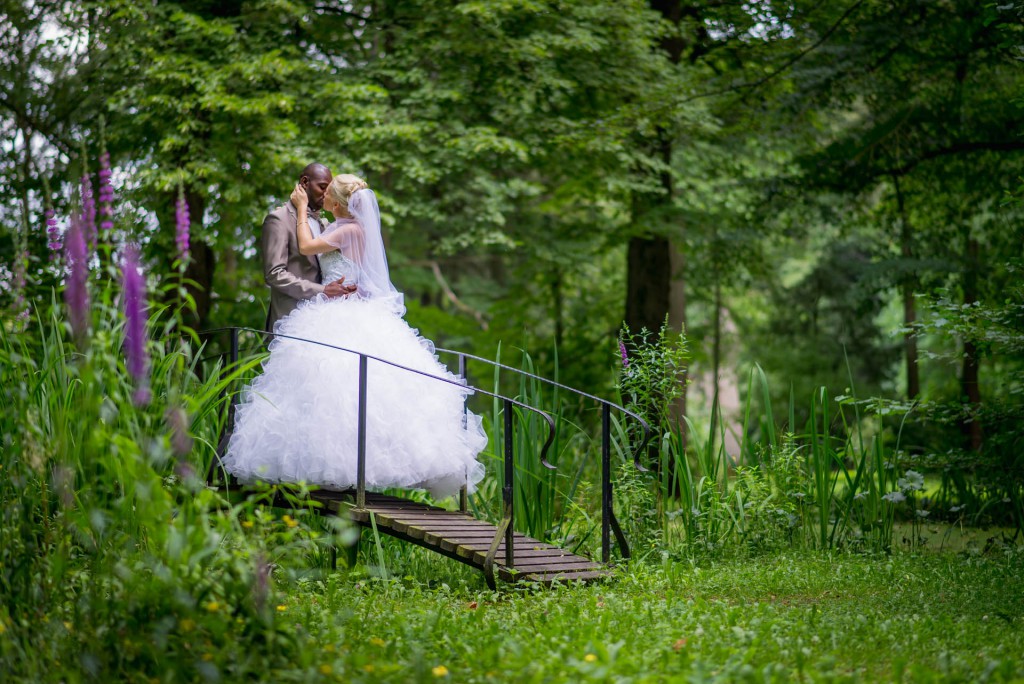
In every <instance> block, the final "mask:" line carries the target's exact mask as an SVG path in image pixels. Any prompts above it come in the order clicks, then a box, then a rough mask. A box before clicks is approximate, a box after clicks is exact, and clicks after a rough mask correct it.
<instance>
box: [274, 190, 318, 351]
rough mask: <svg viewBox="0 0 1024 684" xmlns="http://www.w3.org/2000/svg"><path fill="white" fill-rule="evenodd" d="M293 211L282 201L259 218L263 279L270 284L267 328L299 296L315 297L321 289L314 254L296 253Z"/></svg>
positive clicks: (293, 307)
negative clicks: (260, 224)
mask: <svg viewBox="0 0 1024 684" xmlns="http://www.w3.org/2000/svg"><path fill="white" fill-rule="evenodd" d="M296 222H297V214H296V211H295V205H293V204H292V203H291V202H288V203H287V204H282V205H281V206H279V207H278V208H277V209H274V210H273V211H272V212H270V213H269V214H267V218H265V219H263V235H262V237H261V240H260V246H261V247H262V250H263V280H264V281H266V283H267V285H269V286H270V309H269V310H268V311H267V330H268V331H269V332H273V330H274V324H275V323H277V321H278V320H280V319H282V318H284V317H285V316H287V315H288V314H290V313H291V312H292V311H293V310H294V309H295V307H296V306H297V305H298V303H299V301H300V300H303V299H309V298H310V297H315V296H316V295H318V294H320V293H321V292H323V291H324V286H323V285H321V284H320V267H319V264H318V263H317V260H316V257H315V256H303V255H302V254H300V253H299V242H298V238H296V237H295V225H296Z"/></svg>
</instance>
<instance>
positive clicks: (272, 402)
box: [223, 163, 487, 497]
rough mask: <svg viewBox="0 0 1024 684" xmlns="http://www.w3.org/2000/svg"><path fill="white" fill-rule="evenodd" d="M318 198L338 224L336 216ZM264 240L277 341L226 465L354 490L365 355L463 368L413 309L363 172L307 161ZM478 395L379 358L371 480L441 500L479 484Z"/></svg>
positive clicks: (243, 478) (429, 368) (373, 372)
mask: <svg viewBox="0 0 1024 684" xmlns="http://www.w3.org/2000/svg"><path fill="white" fill-rule="evenodd" d="M321 209H326V210H327V211H329V212H330V213H331V214H332V215H333V216H334V221H333V222H331V223H326V222H325V221H324V220H323V219H322V218H321V217H320V215H319V212H320V210H321ZM261 246H262V251H263V254H262V256H263V274H264V278H265V280H266V283H267V285H268V286H269V287H270V309H269V311H268V315H267V330H268V332H271V333H272V334H273V339H272V341H271V342H270V346H269V350H270V355H269V356H268V358H267V360H266V361H265V362H264V364H263V370H262V373H261V374H260V375H259V376H257V377H256V379H255V380H254V381H253V382H252V384H251V385H249V386H248V387H246V389H245V390H244V391H243V395H242V399H241V403H240V404H239V405H238V406H237V407H236V412H235V427H234V431H233V433H232V434H231V437H230V439H229V441H228V445H227V452H226V454H225V456H224V459H223V463H224V467H225V468H226V469H227V470H228V472H230V473H231V474H233V475H234V476H235V477H237V478H238V479H239V481H240V482H242V483H243V484H244V483H252V482H255V481H263V482H305V483H307V484H311V485H318V486H321V487H324V488H327V489H335V490H345V489H349V488H351V487H354V486H355V483H356V453H357V452H356V449H357V417H358V410H359V407H358V373H359V356H358V354H359V353H363V354H367V355H371V356H374V357H377V358H379V359H383V360H386V361H389V362H392V363H395V364H398V365H400V366H405V367H407V368H411V369H415V370H417V371H421V372H422V373H426V374H428V375H433V376H438V377H442V378H447V379H449V380H458V378H457V377H456V376H455V375H453V374H452V373H451V372H449V371H448V369H447V368H445V367H444V365H442V364H441V363H440V362H439V361H438V360H437V356H436V355H435V354H434V346H433V344H432V343H431V342H430V341H429V340H426V339H424V338H423V337H421V336H420V335H419V333H418V332H417V331H416V330H415V329H413V328H411V327H410V326H409V324H408V323H406V322H405V319H404V318H403V316H404V315H405V304H404V300H403V297H402V293H401V292H399V291H398V290H397V288H395V286H394V285H393V284H392V282H391V277H390V273H389V270H388V261H387V255H386V253H385V250H384V240H383V238H382V236H381V221H380V209H379V208H378V205H377V196H376V194H375V193H374V192H373V190H372V189H370V187H369V186H368V184H367V183H366V181H364V180H363V179H362V178H359V177H358V176H355V175H352V174H342V175H338V176H332V175H331V172H330V170H329V169H328V168H327V167H326V166H324V165H323V164H318V163H314V164H310V165H308V166H307V167H306V168H304V169H303V170H302V173H301V174H300V176H299V179H298V183H297V184H296V186H295V188H294V190H293V191H292V194H291V198H290V200H289V201H288V202H287V203H285V204H283V205H281V206H279V207H277V208H276V209H274V210H273V211H271V212H270V214H268V215H267V217H266V219H265V220H264V222H263V235H262V239H261ZM324 345H330V346H324ZM338 347H340V348H341V349H337V348H338ZM343 350H348V351H343ZM353 352H355V353H353ZM460 382H461V381H460ZM470 393H471V390H469V389H468V388H466V387H465V386H464V383H463V384H460V385H453V384H451V383H448V382H441V381H439V380H435V379H433V378H430V377H426V376H424V375H421V374H420V373H412V372H409V371H406V370H402V369H399V368H395V367H394V366H391V365H389V364H386V363H380V362H378V361H375V360H374V359H369V360H368V363H367V405H366V485H367V487H368V488H373V489H385V488H402V489H412V488H422V489H427V490H428V491H430V493H431V494H432V495H433V496H435V497H444V496H448V495H451V494H454V493H456V492H457V491H458V490H459V488H460V487H462V486H463V485H467V486H468V487H469V489H470V490H471V491H472V489H473V488H474V487H475V485H476V484H477V483H478V482H479V481H480V480H481V479H483V476H484V467H483V464H481V463H480V462H479V461H478V460H477V455H478V454H479V453H480V452H481V451H482V450H483V449H484V447H485V446H486V445H487V436H486V434H485V433H484V431H483V428H482V425H481V420H480V418H479V417H478V416H476V415H474V414H472V413H469V412H467V411H465V408H464V407H465V401H466V397H467V396H468V395H469V394H470Z"/></svg>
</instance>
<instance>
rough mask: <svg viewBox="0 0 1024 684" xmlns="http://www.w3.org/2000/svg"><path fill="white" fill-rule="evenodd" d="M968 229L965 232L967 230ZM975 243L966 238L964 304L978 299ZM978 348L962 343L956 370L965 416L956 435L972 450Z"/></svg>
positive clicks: (977, 443) (976, 434)
mask: <svg viewBox="0 0 1024 684" xmlns="http://www.w3.org/2000/svg"><path fill="white" fill-rule="evenodd" d="M968 230H969V229H968ZM978 253H979V245H978V241H977V240H976V239H974V238H973V237H971V236H970V235H968V237H967V263H966V264H965V265H964V266H965V268H964V300H963V301H964V304H974V303H975V302H976V301H977V300H978V265H979V264H980V262H979V260H978ZM978 371H979V360H978V348H977V346H976V345H975V344H974V341H973V340H969V339H965V340H964V360H963V366H962V368H961V371H960V394H961V395H962V397H963V401H964V404H965V406H964V409H965V415H964V417H963V419H962V420H961V423H960V432H961V434H963V436H964V447H965V448H968V449H971V450H972V451H981V443H982V434H981V422H980V421H979V419H978V409H980V408H981V386H980V384H979V377H978V375H979V373H978Z"/></svg>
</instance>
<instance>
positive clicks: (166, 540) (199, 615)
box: [0, 285, 344, 681]
mask: <svg viewBox="0 0 1024 684" xmlns="http://www.w3.org/2000/svg"><path fill="white" fill-rule="evenodd" d="M116 294H117V292H116V290H115V289H114V288H113V287H112V286H109V285H108V286H106V287H103V288H101V289H97V288H94V292H93V295H94V296H93V299H94V301H95V304H94V307H93V309H92V312H91V322H92V326H91V327H92V330H93V331H94V332H93V334H91V335H90V336H89V337H88V338H84V339H83V338H79V339H78V344H79V345H80V346H77V347H76V345H75V344H73V343H72V341H71V339H70V335H69V330H68V328H67V326H66V324H65V323H64V322H63V320H62V318H63V317H62V316H61V314H60V312H59V309H58V308H57V307H56V305H54V306H53V307H49V308H46V309H43V310H37V311H36V312H35V314H36V315H35V318H34V319H33V321H32V325H31V327H30V329H29V331H28V334H12V333H11V332H8V331H6V330H3V331H2V332H0V376H2V377H0V379H2V385H3V387H4V391H3V393H2V395H0V402H2V403H0V407H2V409H3V410H2V418H0V421H2V423H0V432H2V434H3V435H4V446H3V456H2V463H0V507H2V518H0V596H2V597H3V598H2V604H0V631H2V632H3V634H2V636H0V641H2V646H0V663H2V668H3V670H4V672H5V675H6V676H7V677H10V678H13V679H16V680H36V681H60V680H63V681H66V680H67V679H74V680H77V679H80V678H83V677H84V678H89V679H102V678H106V677H114V678H117V679H122V678H126V679H137V678H141V677H158V678H170V679H171V680H173V681H191V680H194V679H196V678H198V677H210V676H215V674H216V673H217V672H223V673H224V676H228V677H230V678H232V679H234V678H246V677H248V676H262V675H263V674H265V673H266V672H267V671H268V670H269V669H270V668H277V667H290V664H291V663H293V662H295V661H296V660H297V659H301V653H302V652H303V648H304V647H303V645H302V644H303V640H304V638H305V635H304V634H303V633H302V632H297V631H295V629H294V627H293V623H292V621H291V620H290V616H287V615H285V614H283V610H284V609H283V608H282V609H280V610H279V609H278V608H277V606H278V605H284V604H285V603H287V601H285V600H284V599H283V598H282V595H281V593H280V592H279V590H278V589H277V586H276V583H275V581H274V580H273V579H272V577H271V575H272V574H273V575H276V576H278V577H279V578H280V579H281V580H284V579H286V578H287V577H290V576H296V575H297V574H304V573H305V572H306V571H305V570H304V569H303V566H302V565H301V564H300V565H296V561H297V560H299V558H298V557H297V556H298V554H301V553H302V552H303V551H304V550H309V549H313V548H315V547H322V546H323V545H324V544H329V543H335V544H340V543H342V542H343V540H344V536H343V535H342V532H344V530H343V529H340V528H339V529H329V530H327V532H326V534H325V533H324V532H323V531H320V530H317V529H316V528H313V529H309V528H308V527H307V526H306V525H304V524H302V522H300V521H303V520H304V519H305V516H304V515H303V513H302V512H301V511H299V512H297V513H292V514H291V515H286V516H284V517H283V518H278V517H277V516H276V515H274V514H273V513H272V512H270V511H269V509H263V508H260V507H258V506H257V505H256V504H257V503H258V502H257V501H253V502H244V503H238V504H233V503H232V502H230V501H227V500H225V499H224V498H223V497H222V495H220V494H218V493H217V492H216V491H214V490H211V489H209V488H207V487H206V486H205V483H204V475H205V473H206V472H207V469H208V467H209V464H210V459H211V456H212V453H213V450H214V448H215V445H216V436H217V434H218V430H219V427H220V425H221V420H222V418H221V417H220V416H221V415H222V409H223V396H224V395H223V390H224V389H225V388H226V386H227V384H228V383H230V382H231V381H232V380H233V379H234V375H233V374H232V373H228V374H225V375H222V374H220V373H219V372H218V369H217V368H211V369H207V372H208V373H209V374H208V375H207V376H206V377H207V378H209V379H208V380H205V381H204V380H199V379H197V376H196V374H197V371H198V370H199V362H198V358H199V356H198V354H197V353H201V349H195V348H193V347H192V345H191V343H190V340H188V339H187V338H185V337H182V336H181V335H180V334H179V333H176V332H174V330H175V317H174V316H169V315H168V314H167V313H166V312H164V313H163V314H162V315H154V316H153V317H152V318H151V320H150V324H149V334H150V336H155V335H158V336H160V337H162V338H163V341H162V342H161V343H160V344H156V343H152V342H151V343H149V344H148V347H149V352H150V354H151V370H152V372H151V376H150V383H151V384H150V390H151V399H149V401H148V403H147V402H140V401H139V398H138V396H137V395H136V389H137V387H136V384H135V381H134V380H133V379H132V378H131V376H130V375H128V374H127V373H126V372H125V360H124V357H123V353H122V344H123V336H124V329H123V323H122V322H121V321H120V320H119V318H120V315H119V313H118V310H117V308H116V307H114V306H112V304H111V302H112V300H113V298H114V296H115V295H116ZM244 370H245V368H244V367H243V368H241V369H239V370H237V371H235V373H237V372H242V371H244ZM273 495H274V492H268V494H267V496H269V497H273ZM245 645H248V646H245ZM268 645H269V646H271V648H266V647H267V646H268ZM240 646H241V648H242V651H240V652H244V653H245V654H246V657H244V658H235V657H234V656H233V655H231V653H233V652H234V649H236V648H239V647H240Z"/></svg>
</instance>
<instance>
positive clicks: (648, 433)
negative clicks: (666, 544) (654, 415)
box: [434, 347, 653, 472]
mask: <svg viewBox="0 0 1024 684" xmlns="http://www.w3.org/2000/svg"><path fill="white" fill-rule="evenodd" d="M434 351H436V352H438V353H440V354H455V355H457V356H464V357H465V358H467V359H473V360H474V361H481V362H483V363H486V364H488V365H490V366H494V367H495V368H501V369H502V370H507V371H512V372H513V373H518V374H519V375H525V376H526V377H528V378H532V379H534V380H540V381H541V382H545V383H547V384H549V385H552V386H554V387H557V388H559V389H563V390H566V391H568V392H572V393H573V394H576V395H578V396H581V397H585V398H587V399H591V400H593V401H596V402H597V403H598V404H599V405H602V406H608V407H609V408H613V409H615V410H617V411H619V412H620V413H623V414H625V415H627V416H629V417H630V418H633V419H635V420H636V421H637V422H639V423H640V426H641V427H642V428H643V430H644V438H643V440H642V441H641V442H640V446H638V447H637V448H636V450H635V451H634V452H633V465H634V466H636V468H637V469H638V470H640V471H641V472H647V471H648V469H647V468H645V467H644V466H643V464H642V463H640V454H641V453H643V451H644V449H645V448H646V447H647V444H648V443H649V442H650V441H651V437H652V436H653V431H652V430H651V426H650V425H649V424H648V423H647V421H646V420H644V419H643V418H641V417H640V416H639V415H637V414H636V413H634V412H633V411H630V410H629V409H627V408H626V407H625V406H620V405H618V404H616V403H615V402H612V401H608V400H607V399H602V398H601V397H598V396H595V395H593V394H588V393H587V392H584V391H583V390H579V389H576V388H575V387H570V386H569V385H563V384H562V383H560V382H556V381H554V380H551V379H550V378H545V377H544V376H542V375H536V374H534V373H528V372H527V371H524V370H522V369H520V368H515V367H513V366H508V365H505V364H504V363H498V362H497V361H492V360H491V359H486V358H484V357H482V356H475V355H473V354H467V353H466V352H460V351H456V350H454V349H444V348H442V347H435V348H434Z"/></svg>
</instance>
